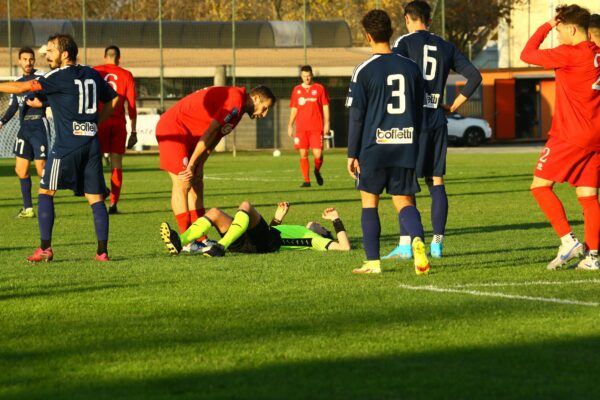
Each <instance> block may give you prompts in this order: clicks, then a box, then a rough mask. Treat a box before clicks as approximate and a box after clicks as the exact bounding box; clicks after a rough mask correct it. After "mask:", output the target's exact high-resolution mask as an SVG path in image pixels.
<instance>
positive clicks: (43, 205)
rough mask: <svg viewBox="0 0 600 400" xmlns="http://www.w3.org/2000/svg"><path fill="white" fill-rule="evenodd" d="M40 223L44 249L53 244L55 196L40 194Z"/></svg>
mask: <svg viewBox="0 0 600 400" xmlns="http://www.w3.org/2000/svg"><path fill="white" fill-rule="evenodd" d="M38 224H39V226H40V238H41V245H40V247H41V248H42V250H46V249H47V248H48V247H51V246H52V227H53V226H54V197H52V196H48V195H47V194H40V195H38Z"/></svg>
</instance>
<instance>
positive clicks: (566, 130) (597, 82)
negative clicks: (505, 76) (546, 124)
mask: <svg viewBox="0 0 600 400" xmlns="http://www.w3.org/2000/svg"><path fill="white" fill-rule="evenodd" d="M551 30H552V26H551V25H550V24H549V23H545V24H544V25H542V26H541V27H539V28H538V30H537V31H536V32H535V33H534V34H533V36H531V38H529V40H528V41H527V44H526V45H525V48H524V49H523V51H522V53H521V60H523V61H524V62H526V63H529V64H534V65H540V66H542V67H544V68H553V69H554V70H555V75H556V109H555V112H554V117H553V118H552V127H551V128H550V132H548V135H549V136H557V137H559V138H561V139H563V140H565V141H567V142H569V143H571V144H573V145H575V146H578V147H581V148H584V149H587V150H591V151H600V48H599V47H598V46H596V45H595V44H594V43H593V42H590V41H585V42H581V43H579V44H577V45H575V46H569V45H560V46H558V47H555V48H553V49H547V50H540V49H539V47H540V45H541V44H542V42H543V41H544V39H545V38H546V36H547V35H548V33H549V32H550V31H551Z"/></svg>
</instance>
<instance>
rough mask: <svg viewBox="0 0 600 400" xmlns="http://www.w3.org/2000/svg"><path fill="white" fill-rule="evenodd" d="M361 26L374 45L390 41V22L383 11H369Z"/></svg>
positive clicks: (391, 31)
mask: <svg viewBox="0 0 600 400" xmlns="http://www.w3.org/2000/svg"><path fill="white" fill-rule="evenodd" d="M361 24H362V26H363V28H364V29H365V32H367V33H368V34H369V35H371V37H372V38H373V40H374V41H375V42H376V43H383V42H388V43H389V41H390V38H391V37H392V33H393V30H392V21H391V20H390V16H389V15H388V14H387V13H386V12H385V11H383V10H371V11H369V12H368V13H367V14H366V15H365V16H364V17H363V19H362V21H361Z"/></svg>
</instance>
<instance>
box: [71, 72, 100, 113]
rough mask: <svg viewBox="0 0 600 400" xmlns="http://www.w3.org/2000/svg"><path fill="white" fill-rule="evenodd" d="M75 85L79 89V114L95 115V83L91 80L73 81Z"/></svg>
mask: <svg viewBox="0 0 600 400" xmlns="http://www.w3.org/2000/svg"><path fill="white" fill-rule="evenodd" d="M73 82H75V85H77V88H78V89H79V108H78V109H77V112H78V113H79V114H96V110H97V105H96V104H97V103H96V82H95V81H94V80H93V79H86V80H83V81H82V80H80V79H75V80H74V81H73Z"/></svg>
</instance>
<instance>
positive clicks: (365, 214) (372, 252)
mask: <svg viewBox="0 0 600 400" xmlns="http://www.w3.org/2000/svg"><path fill="white" fill-rule="evenodd" d="M360 224H361V227H362V233H363V247H364V248H365V254H366V256H367V260H369V261H371V260H379V237H380V236H381V223H380V222H379V213H378V212H377V208H363V209H362V213H361V216H360Z"/></svg>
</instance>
